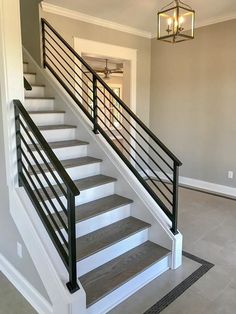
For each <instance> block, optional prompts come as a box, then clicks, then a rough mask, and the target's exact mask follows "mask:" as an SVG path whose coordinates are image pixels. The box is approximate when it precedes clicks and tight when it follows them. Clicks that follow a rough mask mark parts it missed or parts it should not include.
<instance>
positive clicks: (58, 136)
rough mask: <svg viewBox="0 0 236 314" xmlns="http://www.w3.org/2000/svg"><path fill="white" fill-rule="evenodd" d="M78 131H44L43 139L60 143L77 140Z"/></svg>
mask: <svg viewBox="0 0 236 314" xmlns="http://www.w3.org/2000/svg"><path fill="white" fill-rule="evenodd" d="M75 130H76V129H60V130H44V131H43V130H42V131H41V133H42V135H43V137H44V138H45V139H46V141H48V142H58V141H66V140H74V139H75Z"/></svg>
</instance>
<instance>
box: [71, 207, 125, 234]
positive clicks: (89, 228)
mask: <svg viewBox="0 0 236 314" xmlns="http://www.w3.org/2000/svg"><path fill="white" fill-rule="evenodd" d="M129 216H130V205H126V206H122V207H119V208H116V209H113V210H111V211H109V212H107V213H104V214H101V215H98V216H96V217H93V218H90V219H87V220H85V221H81V222H80V223H78V224H77V225H76V237H77V238H78V237H82V236H84V235H86V234H88V233H90V232H93V231H96V230H98V229H101V228H103V227H106V226H108V225H110V224H112V223H115V222H117V221H120V220H122V219H125V218H128V217H129Z"/></svg>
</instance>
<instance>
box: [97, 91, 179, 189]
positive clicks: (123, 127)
mask: <svg viewBox="0 0 236 314" xmlns="http://www.w3.org/2000/svg"><path fill="white" fill-rule="evenodd" d="M97 98H98V99H99V100H100V98H99V97H97ZM100 102H101V103H102V105H103V106H104V107H105V108H106V109H107V110H108V111H109V112H110V113H111V115H112V116H113V117H114V118H115V119H116V121H117V122H119V123H120V121H119V119H118V118H117V117H116V116H115V115H114V113H113V112H112V111H111V109H109V108H108V107H107V106H106V104H105V103H104V102H102V101H101V100H100ZM114 108H115V109H116V107H115V106H114ZM121 126H122V129H124V130H125V131H126V132H127V133H128V135H129V136H130V137H131V138H132V139H133V140H134V141H135V142H136V143H137V144H138V146H139V147H140V148H141V149H142V151H144V153H145V154H146V155H147V156H148V158H149V159H150V160H152V161H153V163H154V164H155V165H156V166H157V167H158V169H160V170H161V172H162V173H163V174H164V175H165V176H166V177H167V178H168V179H169V181H170V182H171V183H173V180H172V179H171V178H170V177H169V176H168V175H167V174H166V173H165V171H164V170H163V169H162V168H161V167H160V166H159V165H158V164H157V163H156V162H155V161H154V159H153V158H152V157H151V156H150V154H149V153H148V152H147V151H146V150H145V149H144V148H143V146H142V145H141V144H140V143H139V142H138V140H137V139H136V138H135V137H134V136H133V135H132V134H131V133H130V132H129V131H128V130H127V128H126V127H125V126H124V125H123V124H121ZM156 176H157V178H158V179H159V181H160V182H161V183H162V184H163V185H165V183H164V182H163V181H162V179H161V178H160V177H159V176H158V175H157V174H156Z"/></svg>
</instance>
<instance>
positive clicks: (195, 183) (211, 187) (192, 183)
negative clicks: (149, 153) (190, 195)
mask: <svg viewBox="0 0 236 314" xmlns="http://www.w3.org/2000/svg"><path fill="white" fill-rule="evenodd" d="M146 172H147V173H148V174H149V175H150V176H152V172H151V171H150V170H146ZM156 173H157V175H158V176H159V177H160V178H161V179H166V177H165V175H164V174H163V173H162V172H159V171H156ZM142 175H143V176H144V174H142ZM169 176H170V177H171V174H170V173H169ZM179 183H180V184H183V185H185V186H189V187H194V188H197V189H202V190H205V191H209V192H214V193H219V194H225V195H229V196H234V197H235V196H236V188H233V187H230V186H226V185H221V184H216V183H212V182H207V181H203V180H198V179H194V178H188V177H183V176H180V177H179Z"/></svg>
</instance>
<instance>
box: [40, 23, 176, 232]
mask: <svg viewBox="0 0 236 314" xmlns="http://www.w3.org/2000/svg"><path fill="white" fill-rule="evenodd" d="M42 36H43V37H42V43H43V63H44V67H45V68H47V69H48V70H49V71H50V72H51V73H52V74H53V76H54V77H55V78H56V79H57V81H58V82H59V83H60V84H61V85H62V87H63V88H64V89H65V90H66V91H67V93H68V94H69V95H70V96H71V97H72V99H73V100H74V101H75V102H76V104H77V105H78V106H79V108H80V109H81V110H82V111H83V112H84V114H85V115H86V116H87V118H88V119H89V120H90V121H91V122H92V124H93V131H94V132H95V133H100V134H101V135H102V136H103V137H104V138H105V139H106V141H107V142H108V143H109V144H110V145H111V147H112V148H113V149H114V150H115V152H116V153H117V154H118V155H119V156H120V158H121V159H122V160H123V162H124V163H125V164H126V165H127V167H128V168H129V169H130V170H131V171H132V172H133V174H134V175H135V176H136V178H137V179H138V180H139V182H140V183H141V184H142V185H143V187H144V188H145V189H146V190H147V192H148V193H149V194H150V195H151V197H152V198H153V199H154V200H155V201H156V203H157V204H158V205H159V206H160V207H161V209H162V210H163V211H164V212H165V214H166V215H167V216H168V217H169V219H170V220H171V222H172V226H171V231H172V232H173V233H174V234H177V233H178V230H177V217H178V180H179V167H180V166H181V162H180V161H179V160H178V159H177V158H176V156H175V155H174V154H173V153H172V152H171V151H170V150H169V149H168V148H167V147H166V146H165V145H164V144H163V143H162V142H161V141H160V140H159V139H158V138H157V136H156V135H155V134H154V133H153V132H152V131H151V130H150V129H149V128H148V127H147V126H146V125H145V124H144V123H143V122H142V121H141V120H140V119H139V118H138V117H137V115H136V114H135V113H134V112H133V111H132V110H131V109H130V108H129V107H128V106H127V105H126V104H125V103H124V101H123V100H122V99H121V98H120V97H119V95H117V93H116V92H115V91H114V90H112V89H111V87H109V86H108V84H107V83H106V82H105V81H104V80H103V79H102V78H101V77H100V76H99V75H98V74H97V73H96V72H95V71H94V70H93V69H92V68H91V66H90V65H89V64H88V63H87V62H85V60H84V58H82V57H81V56H80V55H79V54H78V53H77V52H76V51H75V50H74V49H73V48H72V47H71V46H70V45H69V44H68V43H67V42H66V41H65V40H64V39H63V38H62V36H61V35H60V34H59V33H58V32H57V31H56V30H55V29H54V28H53V27H52V26H51V25H50V24H49V23H48V22H47V21H46V20H45V19H42ZM118 94H119V93H118Z"/></svg>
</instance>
